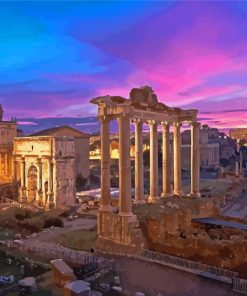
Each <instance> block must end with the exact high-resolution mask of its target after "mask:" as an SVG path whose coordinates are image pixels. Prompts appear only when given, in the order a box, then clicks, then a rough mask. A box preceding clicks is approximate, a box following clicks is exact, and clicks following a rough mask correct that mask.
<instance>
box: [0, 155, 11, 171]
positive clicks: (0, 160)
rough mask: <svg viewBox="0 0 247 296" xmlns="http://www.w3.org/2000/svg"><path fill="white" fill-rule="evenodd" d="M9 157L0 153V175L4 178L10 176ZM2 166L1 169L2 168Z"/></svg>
mask: <svg viewBox="0 0 247 296" xmlns="http://www.w3.org/2000/svg"><path fill="white" fill-rule="evenodd" d="M10 163H11V162H10V155H9V154H8V153H7V152H6V153H0V173H1V174H3V175H5V176H10V174H11V165H10ZM2 164H3V168H2Z"/></svg>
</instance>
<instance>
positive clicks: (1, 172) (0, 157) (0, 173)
mask: <svg viewBox="0 0 247 296" xmlns="http://www.w3.org/2000/svg"><path fill="white" fill-rule="evenodd" d="M2 174H3V171H2V153H1V152H0V176H1V175H2Z"/></svg>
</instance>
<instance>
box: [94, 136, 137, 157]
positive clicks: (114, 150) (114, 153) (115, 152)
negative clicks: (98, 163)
mask: <svg viewBox="0 0 247 296" xmlns="http://www.w3.org/2000/svg"><path fill="white" fill-rule="evenodd" d="M94 138H95V137H94ZM111 139H112V140H111V143H110V156H111V159H119V143H118V140H116V139H115V137H111ZM99 140H100V139H98V138H95V139H94V142H91V140H90V142H91V143H92V144H91V146H90V159H91V160H99V159H100V158H101V151H100V141H99ZM130 155H131V157H135V146H134V145H131V147H130Z"/></svg>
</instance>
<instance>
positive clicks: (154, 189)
mask: <svg viewBox="0 0 247 296" xmlns="http://www.w3.org/2000/svg"><path fill="white" fill-rule="evenodd" d="M149 125H150V196H149V200H150V201H154V200H156V199H157V198H158V195H159V192H158V184H159V183H158V182H159V175H158V137H157V136H158V133H157V123H156V122H154V121H150V123H149Z"/></svg>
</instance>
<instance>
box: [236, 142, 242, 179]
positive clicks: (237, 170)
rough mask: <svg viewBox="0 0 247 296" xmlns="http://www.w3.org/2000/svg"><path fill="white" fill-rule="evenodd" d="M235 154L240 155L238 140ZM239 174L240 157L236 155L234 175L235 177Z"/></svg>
mask: <svg viewBox="0 0 247 296" xmlns="http://www.w3.org/2000/svg"><path fill="white" fill-rule="evenodd" d="M236 146H237V147H236V148H237V152H238V153H239V154H240V139H237V145H236ZM240 173H241V168H240V155H239V156H238V155H237V160H236V162H235V174H236V176H239V174H240Z"/></svg>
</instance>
